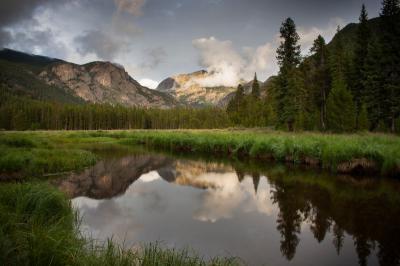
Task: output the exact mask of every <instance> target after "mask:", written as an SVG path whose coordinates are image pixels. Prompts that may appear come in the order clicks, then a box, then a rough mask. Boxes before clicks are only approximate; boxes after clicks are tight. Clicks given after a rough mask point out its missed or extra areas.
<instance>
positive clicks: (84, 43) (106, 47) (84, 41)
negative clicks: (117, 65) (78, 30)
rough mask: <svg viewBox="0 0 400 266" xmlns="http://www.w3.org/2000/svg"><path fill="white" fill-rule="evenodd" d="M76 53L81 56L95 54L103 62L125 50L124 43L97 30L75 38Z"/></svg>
mask: <svg viewBox="0 0 400 266" xmlns="http://www.w3.org/2000/svg"><path fill="white" fill-rule="evenodd" d="M75 42H76V44H77V45H78V48H77V51H78V52H79V53H80V54H81V55H87V54H91V53H93V54H95V55H96V56H97V57H99V58H101V59H104V60H112V59H114V58H115V56H116V55H118V54H119V53H120V52H122V51H124V50H125V49H126V43H125V42H124V41H121V40H118V41H117V40H115V39H114V38H112V37H111V36H109V35H107V34H105V33H103V32H102V31H99V30H91V31H88V32H86V33H85V34H83V35H80V36H78V37H76V38H75Z"/></svg>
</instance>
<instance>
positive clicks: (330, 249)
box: [55, 154, 400, 265]
mask: <svg viewBox="0 0 400 266" xmlns="http://www.w3.org/2000/svg"><path fill="white" fill-rule="evenodd" d="M55 184H56V186H58V187H59V188H60V189H61V190H62V191H64V192H66V193H67V195H69V196H70V197H71V198H73V200H72V202H73V205H74V206H75V207H76V208H77V209H78V210H79V212H80V214H81V215H82V217H83V219H82V226H81V230H82V231H83V232H85V233H86V234H90V235H91V236H92V237H94V238H96V239H103V240H104V239H107V238H110V237H113V239H114V240H115V241H119V242H121V243H124V245H125V246H128V247H129V246H132V245H134V244H137V243H146V242H155V241H161V242H162V243H164V244H166V245H168V246H171V247H178V248H179V247H190V248H192V249H194V250H196V251H197V252H199V253H200V254H201V255H204V256H206V257H208V256H216V255H222V256H238V257H240V258H242V259H243V260H244V261H245V262H247V263H249V264H251V265H260V264H268V265H289V264H291V265H357V264H359V265H399V259H400V237H399V236H400V204H399V203H400V193H399V192H400V188H399V184H398V182H396V181H395V180H384V179H355V178H351V177H344V176H327V175H324V174H318V173H313V172H304V171H299V170H293V169H288V168H285V167H282V166H280V167H279V166H278V167H273V168H266V167H263V168H261V169H260V167H252V166H250V165H246V164H235V165H229V164H224V163H220V162H204V161H198V160H196V161H194V160H181V159H179V160H178V159H173V158H171V157H167V156H164V155H151V154H144V155H137V154H136V155H130V156H127V157H123V158H111V159H106V160H103V161H100V162H99V163H97V164H96V165H95V166H93V167H92V168H90V169H87V170H85V171H83V172H82V173H80V174H74V175H71V176H69V177H67V178H65V179H60V180H57V181H56V182H55ZM279 254H280V255H279Z"/></svg>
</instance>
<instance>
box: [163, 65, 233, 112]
mask: <svg viewBox="0 0 400 266" xmlns="http://www.w3.org/2000/svg"><path fill="white" fill-rule="evenodd" d="M208 76H209V73H208V72H207V71H205V70H200V71H196V72H193V73H189V74H179V75H175V76H172V77H168V78H166V79H165V80H163V81H162V82H161V83H160V84H159V85H158V87H157V89H156V90H158V91H162V92H167V93H169V94H170V95H172V96H173V97H174V98H175V99H176V100H177V101H178V102H180V103H182V104H184V105H189V106H206V105H218V103H219V101H220V100H221V99H223V98H224V97H226V96H227V95H228V94H230V93H232V92H234V91H235V90H236V88H235V87H224V86H218V87H204V86H202V85H200V83H201V80H202V79H205V78H207V77H208Z"/></svg>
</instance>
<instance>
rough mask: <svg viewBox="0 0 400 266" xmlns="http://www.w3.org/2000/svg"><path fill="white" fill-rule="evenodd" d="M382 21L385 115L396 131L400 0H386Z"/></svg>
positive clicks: (399, 89) (399, 90)
mask: <svg viewBox="0 0 400 266" xmlns="http://www.w3.org/2000/svg"><path fill="white" fill-rule="evenodd" d="M380 16H381V18H382V20H381V21H382V23H381V32H382V39H381V47H382V57H381V67H382V69H381V71H382V74H383V80H384V83H383V86H384V87H383V88H384V93H385V95H386V98H385V100H386V101H385V103H384V105H383V106H384V107H385V108H384V110H383V116H384V120H386V121H387V122H388V123H389V127H390V129H391V131H392V132H394V131H395V121H396V118H397V117H398V116H399V114H400V63H399V62H400V52H399V51H400V40H399V36H400V0H384V1H383V2H382V11H381V14H380Z"/></svg>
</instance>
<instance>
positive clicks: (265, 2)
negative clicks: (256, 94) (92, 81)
mask: <svg viewBox="0 0 400 266" xmlns="http://www.w3.org/2000/svg"><path fill="white" fill-rule="evenodd" d="M362 3H365V4H366V6H367V10H368V12H369V16H370V17H375V16H377V15H378V14H379V9H380V5H381V1H380V0H336V1H327V0H246V1H244V0H0V47H1V46H8V47H9V48H15V49H22V50H24V51H26V52H32V53H34V52H42V53H43V54H44V55H50V56H54V57H60V58H62V59H65V60H70V61H74V62H77V63H85V62H86V60H98V59H104V60H112V61H117V62H119V63H121V64H124V65H125V67H126V68H127V69H131V72H130V73H131V74H133V75H134V76H135V78H137V79H141V78H150V79H153V80H162V79H163V78H165V77H166V76H169V75H173V74H177V73H182V72H189V71H196V70H198V69H200V68H202V67H204V65H200V64H199V63H198V62H199V59H204V57H205V56H207V55H208V54H212V52H213V51H214V50H213V49H216V47H219V45H221V44H224V43H230V48H231V51H233V52H232V53H235V54H237V55H238V56H239V58H241V60H242V61H244V62H245V63H244V67H245V68H246V69H251V70H252V71H253V68H252V67H254V66H259V67H258V69H257V73H258V72H259V71H260V72H261V73H260V78H262V79H266V78H267V77H268V75H270V74H271V73H272V72H273V71H272V70H268V71H267V69H268V68H269V69H275V68H276V66H275V65H276V64H275V62H274V58H275V51H276V39H277V34H278V33H279V27H280V26H281V23H282V21H283V20H284V19H285V18H286V17H288V16H290V17H292V18H293V19H294V20H295V22H296V25H297V26H298V31H299V34H300V35H301V38H302V40H301V42H302V43H301V45H302V47H303V48H304V49H306V48H307V47H308V46H309V45H310V43H312V41H313V40H314V39H315V37H316V36H317V35H318V34H322V35H323V36H324V37H326V39H327V41H329V38H330V37H332V35H333V33H334V32H335V29H336V26H337V25H338V24H340V25H341V26H345V25H346V24H347V23H350V22H356V21H357V20H358V15H359V12H360V7H361V5H362ZM198 40H208V42H207V43H206V44H207V45H205V44H204V45H202V46H201V49H200V48H199V46H198V45H197V46H196V45H194V44H196V43H198ZM212 40H214V41H212ZM152 47H153V48H152ZM160 47H162V48H160ZM306 50H307V49H306ZM224 53H225V54H227V53H226V52H224ZM203 61H204V60H200V62H203ZM163 62H166V63H165V64H164V63H163ZM228 63H229V62H228ZM206 67H215V66H206ZM261 68H262V69H263V70H264V72H262V71H261ZM128 71H129V70H128Z"/></svg>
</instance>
